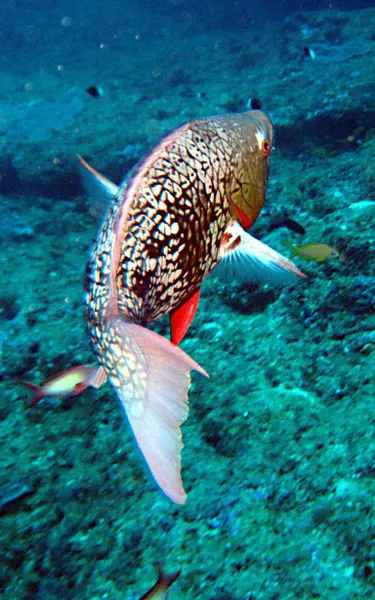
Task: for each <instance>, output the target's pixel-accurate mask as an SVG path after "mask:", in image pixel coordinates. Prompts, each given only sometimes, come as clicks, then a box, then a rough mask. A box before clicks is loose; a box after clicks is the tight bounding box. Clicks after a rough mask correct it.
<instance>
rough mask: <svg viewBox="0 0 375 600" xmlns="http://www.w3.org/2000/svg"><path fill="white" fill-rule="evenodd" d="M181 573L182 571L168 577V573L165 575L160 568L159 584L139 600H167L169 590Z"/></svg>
mask: <svg viewBox="0 0 375 600" xmlns="http://www.w3.org/2000/svg"><path fill="white" fill-rule="evenodd" d="M180 573H181V569H179V570H178V571H176V572H175V573H171V574H170V575H168V574H167V573H164V572H163V571H162V569H161V568H159V577H158V580H157V582H156V583H155V584H154V585H153V586H152V588H150V589H149V590H148V592H146V593H145V594H143V596H141V598H140V599H139V600H167V598H168V595H169V593H168V590H169V588H170V587H171V585H172V583H174V582H175V581H176V579H177V577H178V576H179V575H180Z"/></svg>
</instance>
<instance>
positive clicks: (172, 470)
mask: <svg viewBox="0 0 375 600" xmlns="http://www.w3.org/2000/svg"><path fill="white" fill-rule="evenodd" d="M109 334H110V335H113V344H112V345H111V347H110V351H111V350H112V351H113V354H112V358H113V359H114V360H115V361H116V363H115V364H114V365H113V369H112V372H113V375H112V376H111V374H109V375H110V379H111V382H112V384H113V386H114V387H115V389H116V391H117V394H118V396H119V399H120V401H121V404H122V406H123V407H124V409H125V412H126V415H127V418H128V420H129V423H130V425H131V428H132V430H133V433H134V435H135V438H136V440H137V443H138V446H139V448H140V450H141V452H142V454H143V456H144V458H145V459H146V462H147V464H148V466H149V468H150V471H151V473H152V475H153V477H154V478H155V480H156V482H157V483H158V484H159V486H160V488H161V489H162V490H163V492H164V493H165V494H166V496H168V497H169V498H170V499H171V500H173V502H176V503H177V504H182V503H183V502H184V501H185V498H186V494H185V491H184V488H183V484H182V480H181V450H182V448H183V443H182V438H181V431H180V425H181V423H183V422H184V421H185V419H186V417H187V414H188V390H189V386H190V371H192V370H195V371H199V372H200V373H202V375H206V376H208V375H207V373H206V372H205V371H204V369H202V368H201V367H200V366H199V365H198V363H196V362H195V361H194V360H192V359H191V358H190V357H189V356H188V355H187V354H185V352H183V351H182V350H180V348H178V347H177V346H174V345H173V344H172V343H171V342H170V341H169V340H167V339H165V338H163V337H162V336H160V335H158V334H157V333H155V332H153V331H151V330H149V329H145V328H144V327H141V326H140V325H135V324H133V323H127V322H125V321H123V320H122V319H121V318H119V317H117V318H116V319H114V320H113V321H112V324H111V326H110V327H109Z"/></svg>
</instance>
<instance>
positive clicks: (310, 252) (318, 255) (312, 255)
mask: <svg viewBox="0 0 375 600" xmlns="http://www.w3.org/2000/svg"><path fill="white" fill-rule="evenodd" d="M283 244H284V246H289V247H290V248H291V249H292V250H293V253H292V254H291V256H290V257H291V258H294V257H295V256H300V257H301V258H304V259H305V260H316V261H317V262H322V261H323V260H326V259H327V258H339V257H340V255H339V253H338V252H337V250H336V249H335V248H332V246H327V244H303V245H302V246H294V245H293V244H292V243H291V242H283Z"/></svg>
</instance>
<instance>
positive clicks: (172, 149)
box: [81, 110, 303, 504]
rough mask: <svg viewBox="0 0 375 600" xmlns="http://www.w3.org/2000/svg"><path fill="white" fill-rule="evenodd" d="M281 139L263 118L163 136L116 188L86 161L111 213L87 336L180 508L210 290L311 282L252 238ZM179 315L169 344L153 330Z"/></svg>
mask: <svg viewBox="0 0 375 600" xmlns="http://www.w3.org/2000/svg"><path fill="white" fill-rule="evenodd" d="M272 137H273V130H272V125H271V122H270V120H269V118H268V117H267V116H266V115H265V114H264V113H263V112H261V111H258V110H254V111H249V112H245V113H242V114H230V115H223V116H216V117H212V118H206V119H201V120H195V121H192V122H190V123H187V124H185V125H182V126H181V127H178V128H177V129H175V130H174V131H172V132H171V133H169V134H167V135H166V136H165V137H163V138H162V139H161V140H160V141H159V142H158V143H157V144H156V145H155V146H154V148H153V149H152V150H151V151H150V152H149V153H148V154H147V155H146V156H145V158H143V160H142V161H141V162H140V163H139V164H138V165H137V166H136V168H135V169H134V170H133V171H132V173H131V174H130V176H129V177H128V178H127V179H125V180H124V182H123V183H122V184H121V185H120V186H119V187H117V186H116V185H115V184H113V183H112V182H110V181H109V180H108V179H107V178H105V177H104V176H103V175H100V174H99V173H97V172H96V171H95V170H94V169H93V168H92V167H90V166H89V165H87V163H86V162H85V161H84V160H83V159H81V163H82V164H83V165H84V166H86V167H87V169H88V172H89V173H91V174H92V176H93V177H94V183H95V185H94V187H95V186H96V187H98V188H99V189H101V190H102V192H103V194H104V195H106V196H107V197H109V198H110V199H111V203H110V206H109V209H108V212H107V215H106V216H105V218H104V221H103V224H102V226H101V227H100V229H99V233H98V235H97V238H96V242H95V245H94V248H93V250H92V252H91V257H90V259H89V263H88V267H87V272H86V282H85V306H86V321H87V330H88V333H89V335H90V337H91V341H92V347H93V350H94V353H95V354H96V356H97V359H98V361H99V363H100V367H99V368H98V370H97V372H96V375H95V376H94V377H93V376H91V377H90V382H89V385H93V386H95V387H99V385H101V384H102V383H103V382H104V381H105V380H106V379H107V377H108V379H109V380H110V382H111V384H112V386H113V387H114V389H115V391H116V393H117V396H118V399H119V401H120V404H121V405H122V407H123V409H124V411H125V413H126V416H127V419H128V421H129V423H130V426H131V428H132V430H133V433H134V436H135V438H136V441H137V443H138V446H139V448H140V450H141V452H142V454H143V456H144V458H145V460H146V463H147V465H148V467H149V469H150V471H151V473H152V475H153V477H154V479H155V480H156V482H157V483H158V485H159V486H160V488H161V489H162V490H163V492H164V493H165V494H166V495H167V496H168V497H169V498H170V499H171V500H172V501H174V502H176V503H180V504H181V503H183V502H184V501H185V498H186V493H185V490H184V488H183V484H182V479H181V451H182V448H183V444H182V438H181V431H180V426H181V424H182V423H183V422H184V421H185V419H186V417H187V414H188V390H189V387H190V371H193V370H195V371H197V372H198V373H201V374H202V375H206V376H207V373H206V371H205V370H204V369H203V368H202V367H201V366H200V365H199V364H198V363H197V362H195V361H194V360H193V359H192V358H190V357H189V356H188V355H187V354H186V353H185V352H183V351H182V350H181V349H180V348H178V344H179V343H180V342H181V341H182V339H183V338H184V336H185V334H186V332H187V330H188V328H189V326H190V324H191V322H192V321H193V319H194V315H195V312H196V310H197V306H198V301H199V293H200V287H201V285H202V282H203V281H204V280H205V278H206V277H207V276H208V275H209V274H210V273H211V271H213V269H214V268H215V267H216V266H217V265H219V268H218V270H217V272H218V274H219V275H220V274H221V275H222V276H229V277H230V278H231V279H233V278H237V279H239V280H240V281H242V282H251V281H260V282H263V281H265V282H271V283H272V282H273V283H277V284H280V283H288V282H294V281H296V280H297V279H298V277H302V276H303V274H302V273H301V271H299V270H298V269H297V267H296V266H295V265H294V264H293V263H292V262H291V261H289V260H288V259H287V258H285V257H283V256H281V255H280V254H279V253H277V252H275V251H274V250H272V249H271V248H269V247H268V246H266V245H265V244H263V243H262V242H260V241H258V240H257V239H255V238H254V237H252V236H251V235H249V234H248V233H247V232H246V231H245V230H246V229H247V228H249V227H250V226H251V224H252V223H253V222H254V221H255V219H256V218H257V216H258V214H259V212H260V210H261V208H262V206H263V202H264V196H265V191H266V186H267V181H268V172H269V157H270V153H271V149H272ZM166 314H170V318H171V341H169V340H167V339H166V338H164V337H162V336H160V335H158V334H157V333H155V332H154V331H152V330H150V329H147V328H146V326H147V325H149V324H150V323H152V322H154V321H156V320H158V319H160V318H161V317H162V316H164V315H166Z"/></svg>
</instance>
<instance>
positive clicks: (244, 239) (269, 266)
mask: <svg viewBox="0 0 375 600" xmlns="http://www.w3.org/2000/svg"><path fill="white" fill-rule="evenodd" d="M220 256H221V261H220V263H219V265H218V267H217V269H216V270H215V271H214V272H215V274H217V275H222V276H224V277H226V278H229V279H230V280H231V281H232V280H233V279H235V280H237V281H239V282H240V283H252V282H256V283H273V284H276V285H283V284H287V283H294V282H295V281H296V280H297V279H298V278H299V277H306V275H304V273H302V271H300V270H299V269H298V268H297V267H296V265H295V264H294V263H293V262H292V261H291V260H289V259H288V258H285V256H282V254H279V253H278V252H276V251H275V250H272V248H270V247H269V246H266V244H263V242H260V241H259V240H257V239H256V238H254V237H252V236H251V235H250V234H249V233H247V232H246V231H244V230H243V229H242V227H241V225H240V224H239V223H237V222H236V221H235V222H233V223H232V224H231V225H229V226H228V227H227V229H226V231H225V232H224V235H223V238H222V243H221V247H220Z"/></svg>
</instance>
